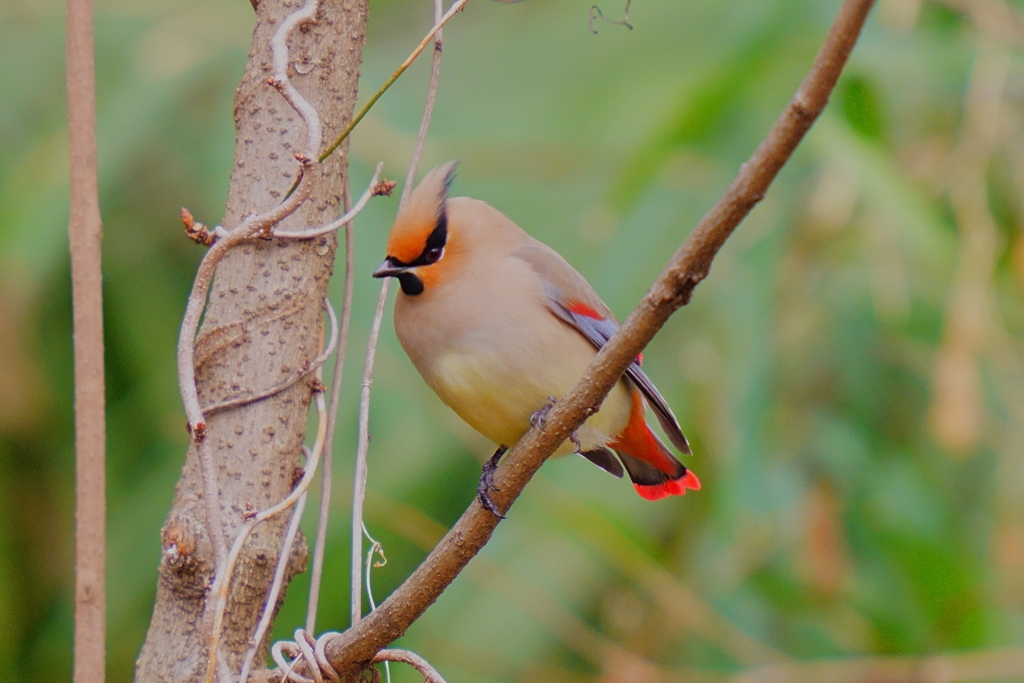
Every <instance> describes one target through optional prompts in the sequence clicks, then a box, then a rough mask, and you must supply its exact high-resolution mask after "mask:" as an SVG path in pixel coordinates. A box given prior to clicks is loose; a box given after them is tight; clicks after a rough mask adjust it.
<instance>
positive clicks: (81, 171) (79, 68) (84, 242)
mask: <svg viewBox="0 0 1024 683" xmlns="http://www.w3.org/2000/svg"><path fill="white" fill-rule="evenodd" d="M67 89H68V143H69V147H70V162H71V206H70V211H71V219H70V221H69V224H68V238H69V241H70V251H71V291H72V311H73V317H74V347H75V664H74V680H75V683H103V679H104V675H105V674H104V671H105V666H106V663H105V653H106V644H105V642H104V641H105V637H106V598H105V595H106V580H105V574H104V566H105V562H106V552H105V550H106V533H105V524H106V519H105V517H106V467H105V462H104V455H105V451H106V428H105V420H104V401H105V399H104V389H103V386H104V380H103V287H102V273H101V268H100V264H101V250H100V244H101V241H102V233H103V226H102V223H101V220H100V202H99V192H98V188H97V175H96V74H95V70H94V55H93V21H92V0H68V3H67Z"/></svg>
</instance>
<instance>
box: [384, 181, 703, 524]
mask: <svg viewBox="0 0 1024 683" xmlns="http://www.w3.org/2000/svg"><path fill="white" fill-rule="evenodd" d="M457 165H458V162H455V161H451V162H448V163H446V164H443V165H441V166H438V167H437V168H435V169H433V170H431V171H430V172H428V173H427V174H426V175H425V176H424V178H423V180H422V181H421V182H420V184H419V185H418V186H417V187H416V189H415V190H413V192H412V193H411V194H410V195H409V197H408V199H407V201H406V202H405V203H404V204H403V205H401V206H400V207H399V210H398V214H397V216H396V218H395V222H394V225H393V227H392V229H391V234H390V236H389V238H388V244H387V257H386V258H385V259H384V262H383V263H381V265H380V266H379V267H378V268H377V269H376V270H375V271H374V272H373V276H374V277H376V278H384V277H393V278H396V279H397V280H398V282H399V284H400V286H401V292H399V294H398V296H397V299H396V301H395V307H394V326H395V333H396V336H397V337H398V341H399V343H400V344H401V345H402V348H403V349H404V350H405V352H406V353H407V354H408V356H409V358H410V359H411V360H412V363H413V365H414V366H415V367H416V369H417V370H418V371H419V373H420V375H422V377H423V379H424V380H425V381H426V383H427V385H429V386H430V388H431V389H433V391H434V392H435V393H436V394H437V395H438V397H440V399H441V401H443V402H444V403H445V404H446V405H448V407H450V408H451V409H452V410H453V411H455V413H456V414H458V415H459V417H461V418H462V419H463V420H464V421H465V422H467V423H468V424H469V425H470V426H471V427H473V428H474V429H475V430H476V431H477V432H479V433H480V434H482V435H483V436H484V437H486V438H487V439H489V440H491V441H493V442H494V443H496V444H497V445H498V448H497V450H496V451H495V453H494V455H493V456H492V457H491V458H490V459H489V460H488V461H487V463H486V464H485V465H484V469H483V474H482V476H481V479H480V484H479V486H478V487H477V493H478V498H479V500H480V503H481V505H483V507H485V508H486V509H488V510H490V511H491V512H492V513H494V514H495V515H497V516H498V517H501V516H502V515H501V513H500V512H499V511H498V509H497V507H496V506H495V505H494V503H493V502H492V501H491V498H490V496H489V491H491V490H495V487H494V485H493V482H492V480H493V474H494V472H495V470H496V468H497V467H498V465H499V461H500V458H501V456H502V454H504V453H505V451H506V450H507V449H508V447H509V446H512V445H514V444H515V443H516V442H517V441H518V440H519V438H520V437H522V436H523V434H525V433H526V432H527V431H528V430H529V429H530V428H531V426H534V425H537V424H541V423H542V422H543V419H544V416H545V415H546V412H547V410H548V409H549V408H550V407H551V405H553V403H554V402H555V401H556V400H557V399H558V398H560V397H562V396H564V395H565V394H566V393H567V392H568V391H569V389H570V388H572V386H573V385H574V384H575V383H576V382H577V381H578V380H579V378H580V377H581V376H582V375H583V373H584V370H585V369H586V368H587V366H588V365H589V364H590V362H591V361H592V360H593V359H594V356H595V355H596V354H597V351H598V350H599V349H600V348H601V347H602V346H603V345H604V344H605V343H607V341H608V340H609V339H610V338H611V336H612V334H613V333H614V332H615V330H616V329H618V327H619V323H618V321H617V320H616V318H615V316H614V315H613V314H612V312H611V310H610V309H609V308H608V307H607V306H606V305H605V304H604V302H603V301H601V298H600V297H599V296H598V295H597V293H596V292H595V291H594V289H593V288H592V287H591V286H590V284H589V283H588V282H587V281H586V280H585V279H584V278H583V276H582V275H580V274H579V273H578V272H577V271H576V270H575V269H574V268H573V267H572V266H571V265H569V263H568V262H567V261H566V260H565V259H564V258H562V256H561V255H559V254H558V253H557V252H556V251H555V250H553V249H551V248H550V247H548V246H547V245H546V244H544V243H542V242H540V241H539V240H537V239H534V238H533V237H531V236H530V235H529V234H528V233H527V232H526V231H525V230H523V229H522V228H520V227H519V226H518V225H516V224H515V223H514V222H513V221H512V220H510V219H509V218H507V217H506V216H505V215H504V214H502V213H501V212H500V211H498V210H497V209H495V208H494V207H492V206H491V205H489V204H487V203H486V202H483V201H480V200H477V199H471V198H469V197H449V196H448V193H449V188H450V187H451V184H452V181H453V179H454V177H455V171H456V167H457ZM641 362H642V356H641V357H638V358H637V359H636V360H635V361H634V362H633V363H632V364H631V365H630V366H629V368H628V369H627V370H626V372H625V374H624V375H623V377H622V378H621V380H620V381H619V382H617V383H616V385H615V386H614V387H613V388H612V390H611V392H610V393H609V394H608V396H607V398H606V399H605V400H604V403H603V404H602V405H601V407H600V409H599V410H598V411H597V412H596V413H594V414H593V415H591V416H590V417H589V418H588V419H587V420H586V422H584V423H583V425H581V426H580V427H579V428H578V429H577V430H576V432H575V433H574V434H573V435H572V437H571V438H570V439H568V440H566V442H565V443H563V444H561V445H560V446H559V448H558V449H557V450H556V451H555V455H567V454H570V453H578V454H580V455H581V456H583V457H584V458H586V459H587V460H589V461H590V462H592V463H594V464H595V465H597V466H598V467H600V468H601V469H603V470H605V471H607V472H609V473H611V474H613V475H614V476H616V477H619V478H620V479H621V478H622V477H623V475H624V474H628V475H629V478H630V480H631V481H632V483H633V487H634V488H635V489H636V491H637V493H639V494H640V496H642V497H643V498H646V499H648V500H659V499H661V498H665V497H667V496H672V495H682V494H685V493H686V491H687V490H688V489H691V490H698V489H700V480H699V479H698V478H697V476H696V475H695V474H694V473H693V472H692V471H691V470H689V469H687V468H686V467H685V466H684V465H683V464H682V463H681V462H680V461H679V459H678V458H677V457H676V456H675V455H674V454H673V452H672V451H671V450H670V449H669V448H668V447H667V446H666V445H665V444H664V443H663V442H662V440H661V439H660V438H658V436H657V435H656V434H655V433H654V432H653V431H651V428H650V427H649V426H648V424H647V421H646V415H645V413H646V406H650V408H651V410H652V411H653V413H654V415H655V417H656V418H657V420H658V422H659V424H660V425H661V427H662V429H663V430H664V432H665V434H666V436H667V437H668V439H669V441H670V442H671V443H672V445H673V446H675V447H676V448H677V449H678V450H679V451H681V452H682V453H685V454H690V452H691V451H690V445H689V443H688V442H687V440H686V437H685V436H684V435H683V432H682V429H681V428H680V426H679V422H678V420H677V419H676V417H675V415H674V414H673V413H672V410H671V409H670V408H669V406H668V404H667V403H666V401H665V399H664V398H663V397H662V395H661V394H660V393H659V392H658V390H657V388H655V386H654V384H653V383H652V382H651V380H650V379H648V377H647V375H646V374H644V372H643V370H642V369H641V367H640V363H641Z"/></svg>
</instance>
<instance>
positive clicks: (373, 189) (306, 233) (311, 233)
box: [274, 161, 384, 240]
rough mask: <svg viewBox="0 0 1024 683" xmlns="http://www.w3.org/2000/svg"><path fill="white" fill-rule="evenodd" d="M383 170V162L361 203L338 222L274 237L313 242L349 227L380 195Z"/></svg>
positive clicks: (279, 231)
mask: <svg viewBox="0 0 1024 683" xmlns="http://www.w3.org/2000/svg"><path fill="white" fill-rule="evenodd" d="M382 168H384V162H383V161H382V162H380V163H379V164H377V169H376V170H375V171H374V172H373V178H371V179H370V186H369V187H367V188H366V192H364V193H363V194H362V196H361V197H359V201H357V202H356V205H355V206H353V207H352V208H351V209H350V210H348V211H346V212H345V215H344V216H342V217H341V218H339V219H338V220H336V221H332V222H331V223H328V224H327V225H325V226H323V227H322V228H314V229H313V230H296V231H291V232H289V231H284V230H275V231H274V237H277V238H278V239H283V240H311V239H313V238H314V237H320V236H321V235H326V234H327V233H331V232H334V231H335V230H337V229H338V228H340V227H341V226H343V225H348V224H349V223H350V222H351V221H352V219H353V218H355V217H356V216H358V215H359V213H360V212H361V211H362V210H363V209H364V208H365V207H366V203H367V202H368V201H370V199H371V198H373V197H376V196H377V195H379V194H380V190H379V189H378V188H379V187H380V186H379V185H378V182H377V181H378V180H380V171H381V169H382Z"/></svg>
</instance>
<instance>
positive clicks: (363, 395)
mask: <svg viewBox="0 0 1024 683" xmlns="http://www.w3.org/2000/svg"><path fill="white" fill-rule="evenodd" d="M466 2H467V0H458V1H457V2H456V3H455V4H454V5H452V7H451V9H449V10H448V13H447V14H445V15H444V16H441V11H442V9H443V6H442V4H441V0H434V21H435V25H434V28H433V29H432V30H431V32H430V34H428V35H427V38H426V39H425V40H424V42H423V43H421V44H420V47H419V48H418V49H419V50H420V51H422V49H423V46H424V45H426V42H427V41H429V39H430V38H431V37H435V39H434V59H433V62H432V64H431V68H430V84H429V86H428V87H427V100H426V103H425V104H424V106H423V119H422V120H421V121H420V131H419V134H418V135H417V137H416V146H415V147H414V148H413V152H412V158H411V159H410V160H409V172H408V173H407V174H406V177H405V187H403V188H402V198H401V200H400V201H399V204H398V210H399V211H401V210H402V205H403V204H405V200H406V199H407V198H408V196H409V192H411V190H412V184H413V181H414V180H415V179H416V170H417V168H418V167H419V163H420V157H421V156H422V155H423V146H424V144H426V139H427V130H428V129H429V128H430V119H431V117H432V116H433V113H434V101H435V99H436V97H437V83H438V79H439V78H440V75H441V52H442V49H441V45H442V36H441V27H442V26H444V24H445V22H446V21H447V20H448V18H449V17H451V16H452V15H453V14H454V13H455V12H456V11H458V9H459V8H461V6H462V5H465V4H466ZM418 54H419V52H416V53H414V55H413V56H411V57H410V58H409V61H408V63H412V62H411V60H412V59H415V58H416V57H415V56H416V55H418ZM403 70H404V68H403ZM396 74H398V75H401V74H400V73H398V72H396ZM398 75H396V76H394V78H397V77H398ZM381 92H383V91H381ZM389 284H390V278H385V279H384V281H383V282H382V283H381V286H380V295H379V296H378V297H377V310H376V311H375V312H374V316H373V323H372V326H371V329H370V339H369V341H368V342H367V346H366V363H365V365H364V368H363V383H362V391H361V392H360V395H359V445H358V448H357V449H356V471H355V475H354V477H353V483H352V489H353V491H352V570H351V583H352V585H351V595H352V625H353V626H355V625H356V624H358V623H359V619H360V618H361V617H362V611H363V604H362V603H363V591H362V585H361V582H362V564H361V563H362V557H363V536H362V530H363V501H364V499H365V497H366V454H367V451H368V450H369V448H370V387H371V385H372V384H373V363H374V360H375V358H376V355H377V339H378V337H379V336H380V324H381V320H382V319H383V318H384V305H385V304H386V303H387V299H388V285H389Z"/></svg>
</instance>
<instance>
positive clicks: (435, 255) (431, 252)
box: [423, 247, 444, 263]
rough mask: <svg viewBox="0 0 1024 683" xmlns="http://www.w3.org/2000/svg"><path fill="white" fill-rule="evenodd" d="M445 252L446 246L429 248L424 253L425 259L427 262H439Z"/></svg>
mask: <svg viewBox="0 0 1024 683" xmlns="http://www.w3.org/2000/svg"><path fill="white" fill-rule="evenodd" d="M443 253H444V248H442V247H434V248H433V249H427V251H426V252H425V253H424V254H423V260H424V261H426V262H427V263H437V262H438V261H439V260H440V259H441V255H442V254H443Z"/></svg>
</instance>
